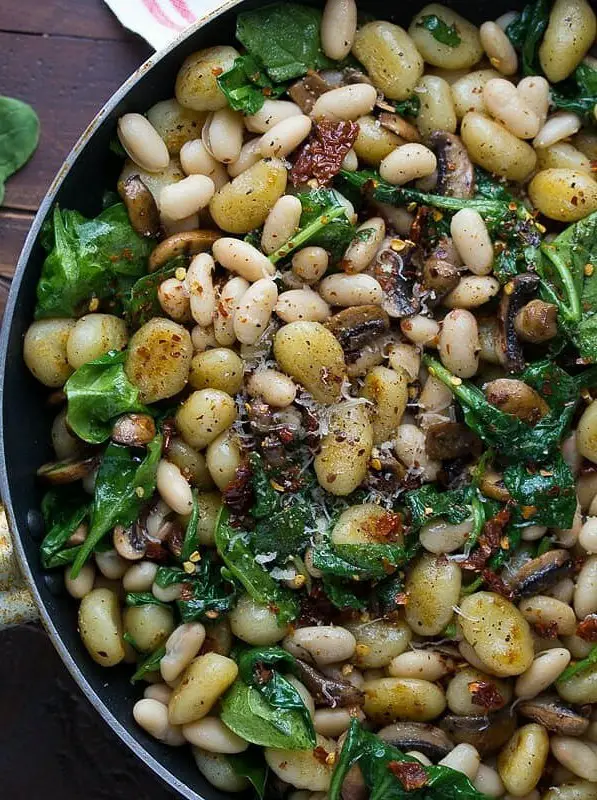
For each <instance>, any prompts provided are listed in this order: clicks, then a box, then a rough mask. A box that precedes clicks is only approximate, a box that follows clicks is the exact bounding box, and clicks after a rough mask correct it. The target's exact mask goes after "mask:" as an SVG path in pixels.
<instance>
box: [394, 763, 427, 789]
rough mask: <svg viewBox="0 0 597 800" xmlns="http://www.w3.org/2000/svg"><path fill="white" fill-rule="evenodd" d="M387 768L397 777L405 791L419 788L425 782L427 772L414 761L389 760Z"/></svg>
mask: <svg viewBox="0 0 597 800" xmlns="http://www.w3.org/2000/svg"><path fill="white" fill-rule="evenodd" d="M388 769H389V770H390V772H391V773H392V775H395V776H396V777H397V778H398V780H399V781H400V783H401V784H402V785H403V786H404V788H405V789H406V791H407V792H412V791H413V790H415V789H421V788H422V787H423V786H425V785H426V784H427V781H428V777H427V773H426V772H425V770H424V768H423V766H422V765H421V764H419V763H418V762H416V761H390V762H389V764H388Z"/></svg>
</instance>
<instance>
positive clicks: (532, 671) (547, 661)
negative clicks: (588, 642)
mask: <svg viewBox="0 0 597 800" xmlns="http://www.w3.org/2000/svg"><path fill="white" fill-rule="evenodd" d="M569 663H570V651H569V650H566V648H565V647H554V648H553V649H551V650H547V651H546V652H544V653H540V654H539V655H538V656H536V658H535V660H534V661H533V663H532V664H531V666H530V667H529V668H528V669H527V670H526V672H523V673H522V675H520V676H519V677H518V678H517V679H516V684H515V685H514V694H515V695H516V697H522V698H523V699H525V700H528V699H530V698H531V697H537V695H538V694H541V692H543V691H544V690H545V689H547V687H548V686H551V684H552V683H553V682H554V681H555V680H556V678H557V677H558V675H561V674H562V672H563V671H564V670H565V669H566V667H567V666H568V664H569Z"/></svg>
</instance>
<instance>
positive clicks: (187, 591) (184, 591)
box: [180, 583, 195, 601]
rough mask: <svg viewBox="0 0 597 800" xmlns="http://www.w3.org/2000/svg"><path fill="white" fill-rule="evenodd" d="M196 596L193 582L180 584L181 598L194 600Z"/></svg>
mask: <svg viewBox="0 0 597 800" xmlns="http://www.w3.org/2000/svg"><path fill="white" fill-rule="evenodd" d="M194 596H195V590H194V589H193V586H192V584H190V583H183V584H181V586H180V599H181V600H186V601H188V600H192V599H193V597H194Z"/></svg>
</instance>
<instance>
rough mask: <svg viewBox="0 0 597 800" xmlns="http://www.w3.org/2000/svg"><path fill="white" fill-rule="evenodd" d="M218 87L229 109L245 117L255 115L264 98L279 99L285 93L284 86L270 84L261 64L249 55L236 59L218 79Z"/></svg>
mask: <svg viewBox="0 0 597 800" xmlns="http://www.w3.org/2000/svg"><path fill="white" fill-rule="evenodd" d="M218 86H219V87H220V89H221V90H222V91H223V92H224V94H225V95H226V98H227V99H228V104H229V105H230V107H231V108H233V109H234V110H235V111H241V112H242V113H243V114H247V115H249V114H256V113H257V112H258V111H259V109H260V108H261V107H262V106H263V104H264V103H265V100H266V98H268V99H270V98H276V97H279V96H280V95H281V94H284V92H285V91H286V84H278V85H275V84H274V83H272V81H271V80H270V79H269V78H268V76H267V74H266V72H265V70H264V68H263V64H262V63H261V62H260V61H259V59H258V58H256V57H255V56H254V55H250V54H247V55H244V56H240V57H239V58H237V59H236V61H235V62H234V65H233V66H232V68H231V69H229V70H228V71H227V72H224V74H223V75H220V76H219V77H218Z"/></svg>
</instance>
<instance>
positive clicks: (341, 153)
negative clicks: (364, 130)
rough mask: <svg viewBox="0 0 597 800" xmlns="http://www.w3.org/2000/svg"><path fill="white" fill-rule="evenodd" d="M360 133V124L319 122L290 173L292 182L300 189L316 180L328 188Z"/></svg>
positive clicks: (314, 126)
mask: <svg viewBox="0 0 597 800" xmlns="http://www.w3.org/2000/svg"><path fill="white" fill-rule="evenodd" d="M358 133H359V126H358V125H357V124H356V122H332V121H331V120H326V119H324V120H321V121H320V122H316V123H315V124H314V125H313V129H312V131H311V135H310V136H309V139H308V141H307V142H306V143H305V144H304V145H303V147H302V148H301V150H300V151H299V154H298V156H297V157H296V160H295V162H294V166H293V167H292V170H291V171H290V181H291V183H292V184H293V185H294V186H298V185H299V184H301V183H306V182H307V181H308V180H310V179H311V178H315V179H316V180H317V181H318V183H319V184H320V185H321V186H326V185H327V184H328V183H329V182H330V181H331V180H332V178H333V177H334V175H337V174H338V172H339V171H340V169H341V167H342V162H343V161H344V157H345V156H346V154H347V153H348V151H349V150H350V148H351V147H352V145H353V144H354V141H355V139H356V138H357V135H358Z"/></svg>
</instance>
